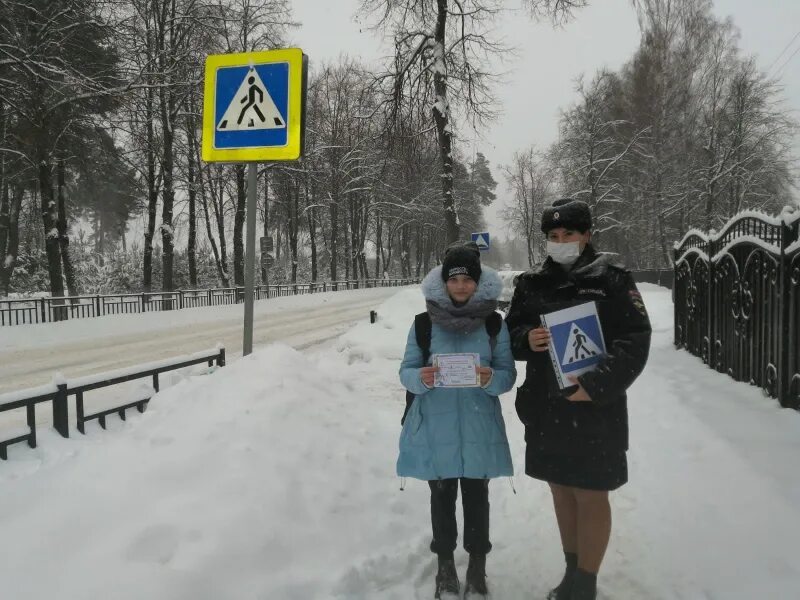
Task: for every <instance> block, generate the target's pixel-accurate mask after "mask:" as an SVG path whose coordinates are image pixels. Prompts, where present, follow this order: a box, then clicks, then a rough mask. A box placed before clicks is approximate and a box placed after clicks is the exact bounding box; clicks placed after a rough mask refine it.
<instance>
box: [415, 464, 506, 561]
mask: <svg viewBox="0 0 800 600" xmlns="http://www.w3.org/2000/svg"><path fill="white" fill-rule="evenodd" d="M459 481H460V482H461V503H462V505H463V507H464V550H466V551H467V552H469V553H470V554H473V553H474V554H488V553H489V551H490V550H491V549H492V544H491V542H489V480H488V479H467V478H464V477H462V478H461V479H438V480H436V481H429V482H428V485H429V486H430V488H431V525H432V526H433V541H431V552H435V553H436V554H439V555H442V556H451V555H452V554H453V552H454V551H455V549H456V546H457V543H456V542H457V540H458V526H457V525H456V499H457V498H458V483H459Z"/></svg>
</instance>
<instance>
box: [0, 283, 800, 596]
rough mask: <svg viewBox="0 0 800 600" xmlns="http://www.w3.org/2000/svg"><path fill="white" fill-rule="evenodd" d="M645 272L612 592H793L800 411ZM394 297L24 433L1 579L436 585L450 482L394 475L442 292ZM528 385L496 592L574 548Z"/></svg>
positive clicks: (305, 591) (247, 592) (205, 588)
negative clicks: (132, 401)
mask: <svg viewBox="0 0 800 600" xmlns="http://www.w3.org/2000/svg"><path fill="white" fill-rule="evenodd" d="M642 290H643V292H644V298H645V302H646V303H647V307H648V309H649V312H650V315H651V319H652V322H653V328H654V335H653V345H652V350H651V357H650V362H649V364H648V367H647V369H646V370H645V372H644V374H643V375H642V377H640V378H639V380H638V381H637V382H636V384H635V385H634V387H633V388H632V389H631V391H630V394H629V397H630V400H629V408H630V423H631V451H630V453H629V462H630V483H628V484H627V485H626V486H624V487H623V488H622V489H621V490H619V491H618V492H615V493H613V494H612V504H613V507H614V519H615V524H614V531H613V533H612V540H611V544H610V547H609V551H608V554H607V558H606V561H605V564H604V566H603V571H602V572H601V575H600V578H599V588H600V597H601V598H603V599H605V600H611V599H613V600H642V599H647V600H657V599H658V600H668V599H683V600H689V599H691V600H694V599H703V600H734V599H742V600H752V599H757V598H769V599H773V598H774V599H777V598H793V597H795V596H796V594H797V590H798V589H800V563H798V561H797V560H796V559H795V558H794V556H795V550H796V548H797V545H798V540H800V477H798V475H797V468H796V464H797V457H798V456H800V414H798V413H796V412H794V411H790V410H784V409H781V408H779V407H778V405H777V402H776V401H774V400H772V399H769V398H766V397H764V396H763V395H762V393H761V392H760V391H759V390H758V389H755V388H753V387H750V386H748V385H746V384H742V383H736V382H734V381H732V380H731V379H729V378H728V377H726V376H724V375H721V374H718V373H716V372H714V371H712V370H710V369H708V368H707V367H706V366H705V365H703V364H702V362H701V361H700V360H699V359H697V358H695V357H693V356H691V355H689V354H688V353H685V352H681V351H676V350H675V349H674V347H673V345H672V304H671V300H670V293H669V291H668V290H666V289H662V288H658V287H656V286H650V285H643V286H642ZM376 308H377V310H378V314H379V320H378V322H377V323H376V324H374V325H370V324H369V322H368V321H367V320H366V319H365V321H364V322H362V323H360V324H358V325H357V326H356V327H355V328H353V329H352V330H351V331H349V332H347V333H346V334H344V335H342V336H341V337H340V338H339V339H338V340H336V342H334V343H332V344H328V345H327V346H325V347H323V348H317V349H316V350H309V351H306V352H298V351H295V350H293V349H292V348H290V347H289V346H286V345H270V346H266V347H264V348H262V349H260V350H258V351H257V352H256V353H255V354H253V355H251V356H249V357H247V358H245V359H240V360H237V361H234V362H233V363H231V364H230V365H229V366H227V367H225V368H223V369H219V370H217V371H215V372H213V373H210V374H206V375H200V376H196V377H192V378H189V379H186V380H184V381H182V382H180V383H179V384H177V385H175V386H173V387H170V388H168V389H166V390H164V391H163V392H161V393H160V394H158V395H157V396H156V397H154V399H153V401H152V402H151V403H150V406H149V408H148V410H147V412H146V413H145V414H144V415H136V416H135V417H131V418H130V419H129V420H128V421H127V422H121V421H115V422H113V423H112V422H110V424H109V431H107V432H104V431H102V430H101V429H99V428H98V427H97V426H96V425H93V426H91V427H90V428H88V429H87V433H88V435H87V436H86V437H83V436H80V435H79V434H76V435H74V436H73V437H72V438H70V439H62V438H60V437H58V436H57V435H56V434H54V433H52V432H50V431H45V430H42V431H40V436H39V441H40V446H39V448H37V449H35V450H30V449H28V448H27V447H24V446H15V447H11V448H9V459H10V460H9V461H8V462H7V463H3V464H0V485H1V486H2V490H3V491H2V494H0V532H1V533H2V539H3V548H4V552H3V556H4V558H3V560H2V561H0V596H1V597H3V598H15V599H20V600H23V599H25V600H27V599H43V598H50V597H59V598H68V599H81V600H83V599H101V598H102V599H108V598H114V599H115V600H127V599H130V600H133V599H136V600H139V599H141V598H152V599H170V600H171V599H184V598H185V599H192V600H205V599H208V600H212V599H213V600H219V599H235V600H240V599H251V598H252V599H266V598H280V599H282V600H293V599H297V600H308V599H311V598H317V599H323V598H332V599H364V600H367V599H370V600H374V599H397V600H401V599H409V598H430V597H432V593H433V576H434V568H435V557H434V556H433V555H432V554H431V553H430V552H429V551H428V544H429V541H430V540H429V536H430V534H429V515H428V509H429V504H428V487H427V485H426V484H425V483H423V482H417V481H408V483H407V486H406V489H405V491H400V490H399V487H400V482H399V480H398V479H397V478H396V477H395V475H394V464H395V459H396V449H397V439H398V435H399V433H400V425H399V421H400V416H401V414H402V409H403V404H404V395H403V391H402V389H401V387H400V384H399V381H398V378H397V368H398V365H399V360H400V357H401V356H402V352H403V346H404V343H405V339H406V335H407V333H408V327H409V325H410V323H411V322H412V320H413V315H414V314H415V313H417V312H419V311H420V310H423V308H424V302H423V299H422V295H421V293H420V292H419V290H418V289H405V290H402V291H399V292H398V293H397V294H396V295H395V296H393V297H392V298H390V299H389V300H387V301H385V302H384V303H383V304H382V305H380V306H377V307H376ZM518 367H519V371H520V382H521V378H522V377H523V376H524V368H523V365H522V364H520V365H518ZM513 400H514V398H513V393H512V394H508V395H506V396H504V397H503V398H502V401H503V403H504V410H505V416H506V423H507V426H508V432H509V439H510V441H511V445H512V451H513V454H514V461H515V470H516V471H517V472H518V473H519V474H518V475H517V476H516V477H515V478H514V486H515V487H516V494H515V493H514V491H513V490H512V485H511V482H510V481H508V480H503V479H499V480H495V481H493V482H492V484H491V488H490V489H491V502H492V513H491V518H492V542H493V544H494V550H493V551H492V553H491V554H490V556H489V559H488V562H487V573H488V576H489V585H490V587H491V589H492V591H493V594H494V598H496V599H498V600H500V599H506V600H528V599H531V600H536V599H542V598H544V595H545V594H546V591H547V590H548V589H549V587H551V586H552V585H554V584H555V583H557V581H558V579H559V578H560V575H561V572H562V568H563V556H562V555H561V551H560V544H559V541H558V532H557V528H556V523H555V517H554V515H553V510H552V505H551V501H550V497H549V492H548V490H547V487H546V485H545V484H543V483H541V482H538V481H535V480H532V479H529V478H527V477H526V476H525V475H524V474H522V472H523V466H524V461H523V457H524V442H523V431H522V426H521V424H520V423H519V421H518V420H517V417H516V415H515V412H514V406H513ZM459 512H460V511H459ZM456 559H457V565H458V567H459V571H460V573H461V576H462V578H463V573H464V569H465V568H466V555H465V553H464V552H463V550H462V549H460V548H459V550H458V551H457V554H456Z"/></svg>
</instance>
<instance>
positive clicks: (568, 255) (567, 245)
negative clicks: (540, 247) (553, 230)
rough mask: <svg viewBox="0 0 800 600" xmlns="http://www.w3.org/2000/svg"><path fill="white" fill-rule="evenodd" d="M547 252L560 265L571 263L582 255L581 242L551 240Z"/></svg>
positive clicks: (548, 242)
mask: <svg viewBox="0 0 800 600" xmlns="http://www.w3.org/2000/svg"><path fill="white" fill-rule="evenodd" d="M547 254H549V255H550V258H552V259H553V260H554V261H555V262H557V263H558V264H560V265H567V266H569V265H571V264H573V263H574V262H575V261H576V260H578V257H579V256H580V255H581V243H580V242H564V243H559V242H551V241H549V240H548V241H547Z"/></svg>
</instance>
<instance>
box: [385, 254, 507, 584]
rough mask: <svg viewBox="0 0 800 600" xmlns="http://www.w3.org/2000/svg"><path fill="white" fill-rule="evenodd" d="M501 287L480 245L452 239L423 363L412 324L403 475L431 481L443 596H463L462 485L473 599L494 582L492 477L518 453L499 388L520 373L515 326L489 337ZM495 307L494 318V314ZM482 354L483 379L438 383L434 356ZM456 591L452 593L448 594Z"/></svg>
mask: <svg viewBox="0 0 800 600" xmlns="http://www.w3.org/2000/svg"><path fill="white" fill-rule="evenodd" d="M501 290H502V282H501V280H500V277H499V276H498V274H497V273H496V272H495V271H494V270H492V269H490V268H488V267H483V268H481V263H480V251H479V250H478V247H477V246H476V245H475V244H474V243H468V244H458V245H456V246H451V247H450V248H449V249H448V250H447V252H446V254H445V256H444V260H443V262H442V266H440V267H436V268H434V269H433V270H432V271H431V272H430V273H428V275H427V276H426V277H425V280H424V281H423V282H422V292H423V294H424V296H425V300H426V305H427V312H428V315H429V317H430V321H431V331H430V353H429V354H430V356H429V359H428V361H427V362H423V358H424V354H423V350H422V349H421V348H420V347H419V346H418V344H417V334H416V331H415V327H414V326H413V325H412V327H411V331H410V332H409V334H408V342H407V343H406V350H405V356H404V357H403V362H402V364H401V365H400V381H401V382H402V383H403V386H405V388H406V389H407V390H409V391H410V392H411V393H413V394H414V395H415V399H414V402H413V403H412V405H411V408H410V409H409V411H408V414H407V416H406V419H405V422H404V425H403V431H402V433H401V434H400V456H399V458H398V460H397V474H398V475H399V476H401V477H413V478H416V479H422V480H426V481H428V484H429V486H430V490H431V522H432V525H433V541H432V542H431V551H433V552H434V553H436V555H437V557H438V561H439V569H438V572H437V575H436V595H435V597H436V598H447V597H459V596H458V594H459V589H460V583H459V580H458V574H457V572H456V568H455V562H454V560H453V552H454V551H455V549H456V540H457V536H458V531H457V529H456V514H455V512H456V498H457V496H458V487H459V483H460V485H461V494H462V504H463V509H464V549H465V550H466V551H467V552H468V553H469V565H468V567H467V576H466V586H465V595H464V597H465V598H482V597H485V596H486V594H487V588H486V554H487V553H488V552H489V551H490V550H491V547H492V545H491V543H490V541H489V488H488V485H489V479H491V478H493V477H502V476H511V475H512V474H513V468H512V465H511V453H510V451H509V447H508V438H507V437H506V428H505V423H504V421H503V414H502V411H501V409H500V401H499V400H498V396H499V395H500V394H503V393H505V392H507V391H509V390H510V389H511V388H512V387H513V385H514V382H515V380H516V376H517V372H516V369H515V367H514V358H513V357H512V355H511V344H510V338H509V334H508V329H507V328H506V325H505V323H503V322H502V320H500V319H498V322H499V325H500V327H499V331H497V332H496V335H495V336H490V334H489V330H490V329H491V328H490V327H487V324H486V323H487V319H490V320H493V319H497V317H499V315H497V314H496V308H497V298H498V297H499V296H500V292H501ZM493 314H495V315H496V316H495V317H490V315H493ZM449 353H475V354H479V355H480V367H476V370H477V372H478V376H479V377H478V378H479V380H480V384H479V385H477V386H475V387H462V388H445V387H434V376H435V373H436V371H437V370H438V369H437V368H436V367H433V366H431V360H432V358H433V357H434V355H436V354H449ZM448 594H450V595H451V596H448Z"/></svg>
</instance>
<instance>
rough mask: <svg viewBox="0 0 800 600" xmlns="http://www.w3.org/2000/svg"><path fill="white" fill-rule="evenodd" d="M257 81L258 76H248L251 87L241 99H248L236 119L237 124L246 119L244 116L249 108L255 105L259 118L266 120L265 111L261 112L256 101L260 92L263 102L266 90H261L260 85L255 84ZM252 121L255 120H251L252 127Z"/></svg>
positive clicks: (260, 100)
mask: <svg viewBox="0 0 800 600" xmlns="http://www.w3.org/2000/svg"><path fill="white" fill-rule="evenodd" d="M255 81H256V78H255V77H253V76H252V75H251V76H250V77H248V78H247V83H249V84H250V88H249V89H248V90H247V96H245V97H244V98H242V100H241V101H242V102H245V101H246V102H247V104H245V106H244V108H243V109H242V112H240V113H239V119H238V120H237V121H236V124H237V125H241V124H242V119H244V116H245V115H246V114H247V109H248V108H250V107H251V106H252V107H253V110H254V111H256V114H257V115H258V118H259V119H261V121H262V122H263V121H266V118H264V113H262V112H261V109H259V108H258V104H257V103H256V94H258V101H259V102H263V101H264V92H263V91H262V90H261V88H260V87H258V86H257V85H254V83H255ZM252 123H253V122H252V121H250V124H251V125H250V126H251V127H252Z"/></svg>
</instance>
